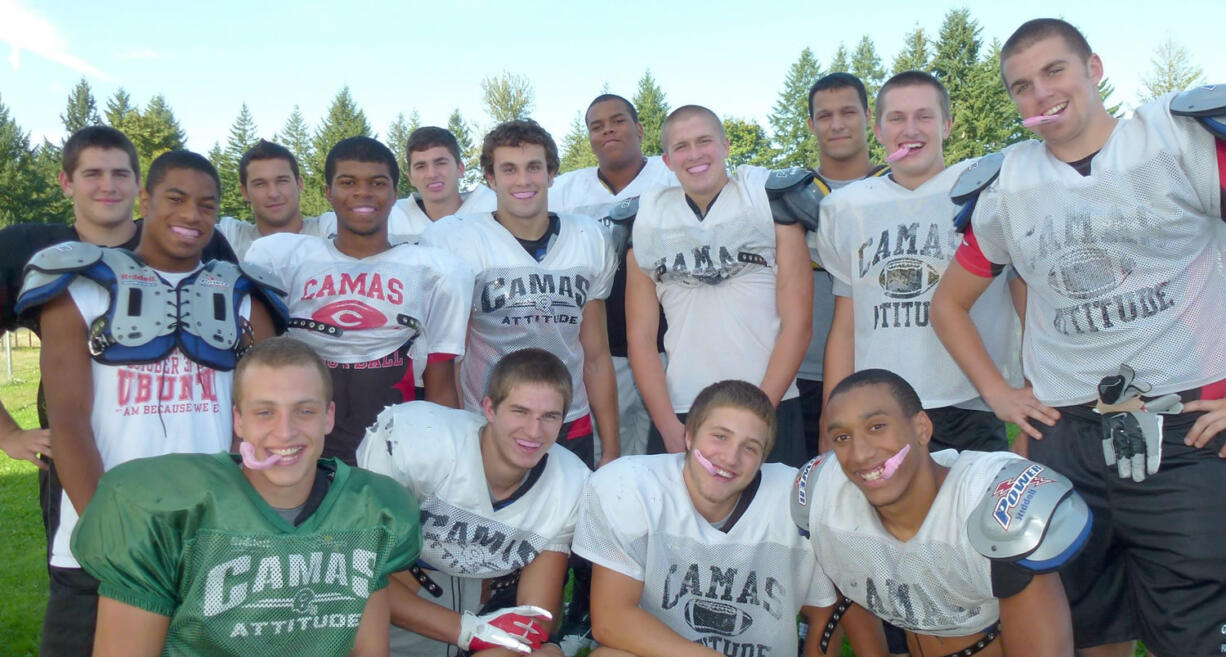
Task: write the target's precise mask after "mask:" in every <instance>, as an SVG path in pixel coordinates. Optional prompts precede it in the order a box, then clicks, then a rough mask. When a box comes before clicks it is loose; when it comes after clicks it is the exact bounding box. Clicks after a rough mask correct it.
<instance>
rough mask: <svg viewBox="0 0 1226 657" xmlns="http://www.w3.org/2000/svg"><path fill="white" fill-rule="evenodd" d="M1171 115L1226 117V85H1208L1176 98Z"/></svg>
mask: <svg viewBox="0 0 1226 657" xmlns="http://www.w3.org/2000/svg"><path fill="white" fill-rule="evenodd" d="M1171 114H1175V115H1177V116H1193V117H1202V116H1216V117H1226V84H1207V85H1204V86H1202V87H1196V88H1194V89H1188V90H1187V91H1185V92H1183V93H1181V94H1178V95H1176V96H1174V97H1173V98H1171Z"/></svg>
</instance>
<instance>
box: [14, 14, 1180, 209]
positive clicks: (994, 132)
mask: <svg viewBox="0 0 1226 657" xmlns="http://www.w3.org/2000/svg"><path fill="white" fill-rule="evenodd" d="M981 32H982V28H981V27H980V26H979V23H978V21H976V20H975V19H974V18H973V17H972V15H971V13H970V11H969V10H967V9H954V10H951V11H949V12H948V13H946V15H945V17H944V20H943V22H942V24H941V28H940V30H939V31H938V32H937V34H936V35H935V36H933V35H930V34H928V33H927V32H926V31H925V30H924V29H923V28H922V27H918V26H917V27H916V28H915V29H914V30H913V31H911V32H910V33H909V34H907V35H906V37H905V39H904V40H903V48H902V50H901V51H900V52H899V53H898V54H897V55H895V57H894V59H893V60H892V61H891V62H890V64H889V67H888V69H887V67H886V65H885V63H884V62H883V60H882V59H881V56H880V55H879V54H878V52H877V48H876V46H875V44H874V43H873V40H872V39H870V38H869V37H868V36H867V35H865V36H862V37H861V38H860V40H859V41H858V42H856V43H855V45H854V47H852V48H850V49H849V48H848V47H847V45H846V44H845V43H840V44H839V46H838V48H837V50H836V51H835V53H834V56H833V58H832V59H831V60H830V61H829V63H827V64H826V65H824V66H823V65H822V64H821V62H819V61H818V58H817V56H816V55H815V54H814V53H813V50H812V49H811V48H804V49H803V50H802V51H801V52H800V55H799V57H798V58H797V59H796V61H795V62H793V63H792V64H791V66H790V67H789V68H788V70H787V74H786V76H785V78H784V82H783V88H782V89H781V90H780V91H779V94H778V97H777V98H776V100H775V102H774V104H773V105H772V107H771V112H770V115H769V116H768V119H767V120H768V125H767V126H763V125H761V124H760V123H758V122H757V121H756V120H754V119H752V118H750V119H745V118H738V117H726V118H725V119H724V128H725V131H726V132H727V134H728V139H729V141H730V142H731V155H730V157H729V161H730V164H732V165H740V164H756V165H762V166H769V167H788V166H808V167H816V166H818V164H819V163H820V162H819V156H818V149H817V140H816V139H815V138H814V137H813V135H812V134H811V133H810V132H809V129H808V127H807V126H806V124H805V118H806V114H807V103H808V91H809V87H810V86H811V85H812V84H813V82H814V81H816V80H817V79H818V78H820V77H821V76H823V75H825V74H828V73H833V72H837V71H846V72H849V73H852V74H854V75H856V76H857V77H859V78H860V79H861V80H863V81H864V84H865V87H866V88H867V89H868V94H869V99H870V102H871V101H872V99H873V98H875V97H876V93H877V90H878V89H879V88H880V87H881V85H882V84H883V83H884V82H885V80H886V79H888V77H889V76H890V75H893V74H895V73H899V72H902V71H906V70H921V71H926V72H928V73H932V74H933V75H935V76H936V77H937V79H939V80H941V81H942V83H944V84H945V86H946V88H947V89H948V90H949V95H950V101H951V105H952V108H953V129H952V131H951V133H950V137H949V139H948V140H946V142H945V158H946V161H947V162H948V163H953V162H957V161H961V160H963V159H966V158H968V157H977V156H980V155H983V154H986V153H991V152H994V151H997V150H1000V149H1001V148H1003V147H1005V146H1008V145H1009V144H1012V143H1015V142H1018V141H1021V140H1023V139H1026V138H1027V137H1028V134H1029V133H1027V132H1026V131H1025V130H1024V129H1023V128H1022V125H1021V122H1020V120H1019V118H1018V116H1017V112H1016V110H1015V109H1014V107H1013V104H1012V102H1011V101H1010V100H1009V97H1008V95H1007V93H1006V91H1005V89H1004V87H1003V85H1002V84H1001V82H1000V74H999V66H1000V43H999V42H997V41H993V42H992V43H984V41H983V39H982V38H981V36H980V34H981ZM1151 61H1152V64H1153V68H1152V70H1151V71H1150V72H1149V73H1148V74H1147V75H1145V76H1143V77H1142V79H1141V82H1142V86H1143V92H1142V95H1141V97H1140V98H1139V99H1138V100H1140V101H1144V100H1147V99H1149V98H1153V97H1156V96H1159V95H1161V94H1163V93H1166V92H1168V91H1172V90H1181V89H1186V88H1188V87H1191V86H1194V85H1196V84H1202V83H1203V75H1202V73H1201V69H1200V68H1199V67H1197V66H1195V65H1194V64H1193V63H1192V62H1191V61H1190V57H1189V55H1188V53H1187V51H1186V50H1185V49H1184V48H1183V47H1182V46H1181V45H1179V44H1178V43H1177V42H1175V41H1173V40H1170V39H1168V40H1167V41H1165V42H1163V43H1162V44H1160V45H1159V46H1158V48H1157V50H1156V51H1155V54H1154V56H1153V59H1152V60H1151ZM481 88H482V99H483V104H484V108H483V109H484V110H485V113H486V114H487V115H488V116H489V118H490V119H491V123H489V124H488V125H487V126H481V125H478V124H477V123H475V122H471V121H469V120H468V119H466V118H465V117H464V116H463V115H462V114H461V113H460V110H459V108H456V109H455V110H453V111H452V112H451V114H450V116H449V117H448V120H447V126H446V127H447V128H448V129H449V130H451V132H453V133H454V134H455V136H456V139H457V140H458V141H459V143H460V148H461V151H462V153H463V156H464V159H465V166H466V169H467V172H466V175H465V180H464V183H463V184H464V185H465V186H468V187H471V186H472V185H474V184H476V183H477V182H478V181H479V180H480V167H479V165H478V159H479V156H480V135H481V134H482V133H483V131H484V128H488V127H490V126H492V125H494V124H496V123H498V122H501V121H505V120H508V119H513V118H521V117H527V116H530V115H531V113H532V110H533V109H534V107H535V92H534V89H533V86H532V83H531V81H530V80H529V79H528V78H526V77H524V76H521V75H516V74H514V73H510V72H506V71H504V72H502V73H499V74H497V75H493V76H490V77H487V78H485V79H484V80H483V81H482V82H481ZM603 91H605V92H607V91H609V89H608V85H607V84H606V85H605V88H604V90H603ZM1099 92H1100V93H1101V95H1102V96H1103V99H1104V100H1106V101H1107V102H1108V109H1109V110H1110V111H1111V112H1112V113H1113V114H1115V115H1120V113H1121V111H1120V110H1121V104H1120V103H1118V102H1114V99H1113V98H1112V95H1113V92H1114V88H1113V86H1112V85H1111V83H1110V81H1109V80H1108V79H1106V78H1104V79H1103V81H1102V84H1100V85H1099ZM631 101H632V102H633V103H634V105H635V107H636V108H637V110H638V112H639V120H640V121H641V122H642V124H643V132H644V139H643V152H644V153H646V154H648V155H658V154H660V152H661V147H660V125H661V123H663V121H664V118H665V117H666V116H667V115H668V113H669V110H670V109H671V108H670V105H669V101H668V99H667V96H666V95H665V92H664V90H663V89H662V88H661V87H660V85H659V84H658V83H657V81H656V79H655V78H654V77H653V76H652V74H651V71H650V70H647V71H645V72H644V73H643V76H642V77H641V78H640V79H639V81H638V85H637V88H636V90H635V93H634V96H633V97H632V98H631ZM713 109H715V110H716V111H717V112H718V111H719V108H713ZM60 120H61V123H62V124H63V126H64V129H65V131H66V133H67V134H71V133H73V132H75V131H76V130H79V129H81V128H83V127H85V126H88V125H98V124H106V125H110V126H113V127H115V128H118V129H119V130H122V131H123V132H124V133H126V134H127V135H128V136H129V137H130V138H131V139H132V142H133V144H135V146H136V149H137V152H138V153H139V154H140V163H141V169H142V171H144V170H147V169H148V166H149V163H150V162H152V161H153V158H155V157H156V156H157V155H159V154H161V153H163V152H165V151H167V150H173V149H177V148H183V147H184V146H185V144H186V139H187V136H186V134H185V133H184V131H183V129H182V127H181V126H180V125H179V123H178V120H177V119H176V118H175V115H174V111H173V110H172V109H171V107H170V105H169V103H167V101H166V99H165V97H163V96H162V95H160V94H159V95H155V96H153V97H152V98H151V99H150V100H149V101H148V102H147V103H146V104H145V105H144V106H143V107H141V106H138V105H137V104H135V103H134V101H133V99H132V97H131V96H130V95H129V94H128V93H127V92H126V91H125V90H124V89H122V88H120V89H119V90H117V91H116V92H115V93H114V95H112V96H111V97H110V98H109V99H107V101H106V104H105V107H103V108H102V109H101V111H99V108H98V105H97V101H96V100H95V98H94V96H93V93H92V90H91V88H90V85H89V83H88V82H87V81H86V80H85V79H84V78H82V79H81V81H80V82H78V83H77V85H76V86H75V87H74V88H73V89H72V91H71V92H70V93H69V94H68V98H67V103H66V106H65V109H64V113H63V114H61V115H60ZM420 125H421V117H420V115H419V114H418V112H417V110H415V109H414V110H411V111H410V112H409V113H408V114H407V115H406V114H405V113H403V112H402V113H400V114H398V115H397V116H396V118H395V120H394V121H393V122H392V123H391V125H389V126H388V128H387V130H386V131H385V132H384V133H383V134H382V135H381V136H380V135H378V134H376V133H375V132H374V131H373V130H372V128H371V125H370V122H369V121H368V120H367V118H366V114H365V112H363V111H362V109H361V108H360V107H359V106H358V104H357V103H356V102H355V101H354V99H353V97H352V95H351V94H350V92H349V88H348V87H345V88H342V89H341V90H340V91H338V92H337V93H336V95H335V97H334V98H333V99H332V104H331V105H330V107H329V108H328V111H327V114H326V115H325V116H324V117H323V118H322V119H321V120H320V121H319V123H318V124H317V125H316V126H314V127H312V125H311V124H310V123H309V122H308V121H307V119H306V117H304V116H303V115H302V112H301V111H300V110H299V108H298V106H297V105H295V106H294V109H293V111H292V112H291V113H290V115H289V118H288V119H287V120H286V122H285V124H284V125H283V126H282V127H281V129H280V130H279V131H276V132H275V133H271V134H270V133H269V132H268V131H267V130H266V129H261V128H260V127H259V126H257V125H256V123H255V120H254V117H252V115H251V111H250V109H249V108H248V107H247V104H246V103H243V104H242V107H241V108H240V109H239V113H238V116H237V118H235V120H234V123H233V124H232V125H231V126H230V131H229V135H228V136H227V138H226V141H225V143H224V144H222V143H215V144H213V146H212V148H210V149H209V150H208V158H209V160H210V161H212V162H213V164H214V165H215V166H216V167H217V170H218V172H219V174H220V176H221V180H222V187H223V195H222V199H221V207H220V211H221V213H222V214H223V215H224V214H229V215H233V216H238V217H246V218H249V217H250V212H249V211H248V210H247V208H246V204H245V203H244V202H243V200H242V196H241V194H240V192H239V184H238V161H239V158H241V157H242V154H243V153H244V152H246V150H247V149H249V148H251V146H253V145H254V144H255V143H256V142H257V141H258V140H259V139H260V138H261V137H266V138H269V139H272V140H274V141H276V142H278V143H280V144H283V145H284V146H286V147H287V148H289V149H290V151H292V152H293V153H294V155H295V156H296V157H297V158H298V162H299V165H300V168H301V173H302V176H303V179H304V181H305V188H304V191H303V194H302V201H301V202H302V210H303V212H304V213H305V214H307V215H316V214H320V213H322V212H325V211H327V210H328V209H329V208H328V205H327V201H326V200H325V199H324V181H323V169H324V159H325V157H326V156H327V153H328V149H329V148H331V147H332V145H333V144H335V143H336V142H338V141H340V140H341V139H344V138H346V137H352V136H357V135H363V136H368V137H377V138H380V139H382V141H383V142H384V143H386V144H387V145H388V147H389V148H391V149H392V151H393V152H394V153H396V154H397V157H398V158H399V159H400V166H401V169H402V171H407V168H408V167H407V163H406V162H405V161H404V159H405V152H404V150H405V149H404V146H405V142H406V141H407V140H408V137H409V134H410V133H412V131H413V130H415V129H416V128H417V127H419V126H420ZM555 137H558V136H556V135H555ZM61 146H62V144H55V143H52V142H50V141H48V140H44V141H43V143H41V144H31V143H30V138H29V135H28V134H26V133H24V132H23V131H22V130H21V128H20V126H18V125H17V123H16V121H15V120H14V119H13V118H12V117H11V116H10V113H9V110H8V108H7V107H6V106H5V105H4V103H3V98H2V97H0V226H6V225H9V224H13V223H20V222H49V223H59V222H69V221H71V220H72V206H71V204H70V203H69V201H68V200H67V199H66V198H64V196H63V194H61V193H60V190H59V186H58V183H57V175H58V172H59V169H60V152H61ZM869 147H870V149H871V151H872V153H871V156H872V158H873V159H874V160H875V161H882V159H883V157H884V153H883V149H882V147H881V145H880V144H879V143H877V140H876V139H875V138H874V137H873V135H872V129H871V127H870V129H869ZM558 149H559V151H560V153H559V154H560V156H561V165H562V166H561V170H562V171H563V172H565V171H570V170H573V169H579V168H583V167H588V166H595V164H596V157H595V156H594V155H593V154H592V152H591V150H590V148H589V146H588V139H587V127H586V125H585V124H584V121H583V111H582V108H580V109H577V110H576V114H575V118H574V120H573V121H572V122H571V125H570V129H569V131H568V132H567V134H565V135H564V136H561V137H559V138H558ZM412 191H413V189H412V187H411V185H410V184H409V182H408V177H407V176H404V175H402V176H401V180H400V189H399V192H400V195H401V196H405V195H407V194H409V193H410V192H412Z"/></svg>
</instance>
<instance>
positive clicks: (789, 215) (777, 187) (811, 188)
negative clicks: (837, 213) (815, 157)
mask: <svg viewBox="0 0 1226 657" xmlns="http://www.w3.org/2000/svg"><path fill="white" fill-rule="evenodd" d="M816 180H817V175H816V174H815V173H813V172H812V171H810V170H808V169H802V168H800V167H792V168H791V169H780V170H777V171H771V173H770V175H769V176H767V178H766V198H767V199H769V200H770V204H771V214H772V215H773V216H774V218H775V223H777V224H782V225H784V226H791V225H792V224H797V223H798V224H800V225H802V226H804V228H805V230H817V208H818V206H819V205H821V202H822V197H824V196H825V193H824V191H823V190H822V189H821V188H820V187H819V186H818V185H817V184H816V182H815V181H816Z"/></svg>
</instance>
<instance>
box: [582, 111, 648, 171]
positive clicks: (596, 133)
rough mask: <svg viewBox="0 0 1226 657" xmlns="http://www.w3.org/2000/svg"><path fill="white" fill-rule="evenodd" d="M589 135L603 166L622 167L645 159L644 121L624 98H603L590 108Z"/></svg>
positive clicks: (593, 149) (604, 167)
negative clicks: (635, 117)
mask: <svg viewBox="0 0 1226 657" xmlns="http://www.w3.org/2000/svg"><path fill="white" fill-rule="evenodd" d="M586 121H587V138H588V143H590V144H591V145H592V153H594V154H595V155H596V159H597V161H599V163H600V168H602V169H619V168H622V167H625V166H628V165H630V164H633V163H635V162H639V161H640V160H642V159H643V124H641V123H638V122H636V121H635V120H634V119H633V118H631V116H630V108H629V107H626V104H625V103H623V102H622V101H620V100H603V101H600V102H599V103H596V104H595V105H592V106H591V108H589V109H588V111H587V117H586Z"/></svg>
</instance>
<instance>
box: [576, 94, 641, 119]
mask: <svg viewBox="0 0 1226 657" xmlns="http://www.w3.org/2000/svg"><path fill="white" fill-rule="evenodd" d="M608 100H616V101H617V102H619V103H621V104H622V105H625V106H626V112H627V113H628V114H630V120H631V121H633V122H635V123H638V122H639V111H638V110H636V109H634V103H632V102H630V101H628V100H626V99H625V98H622V97H621V96H618V95H617V94H600V95H599V96H596V97H595V98H593V99H592V102H590V103H588V104H587V111H585V112H584V113H583V120H584V121H586V120H587V114H588V112H591V111H592V108H593V107H595V106H596V104H597V103H603V102H605V101H608Z"/></svg>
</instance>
